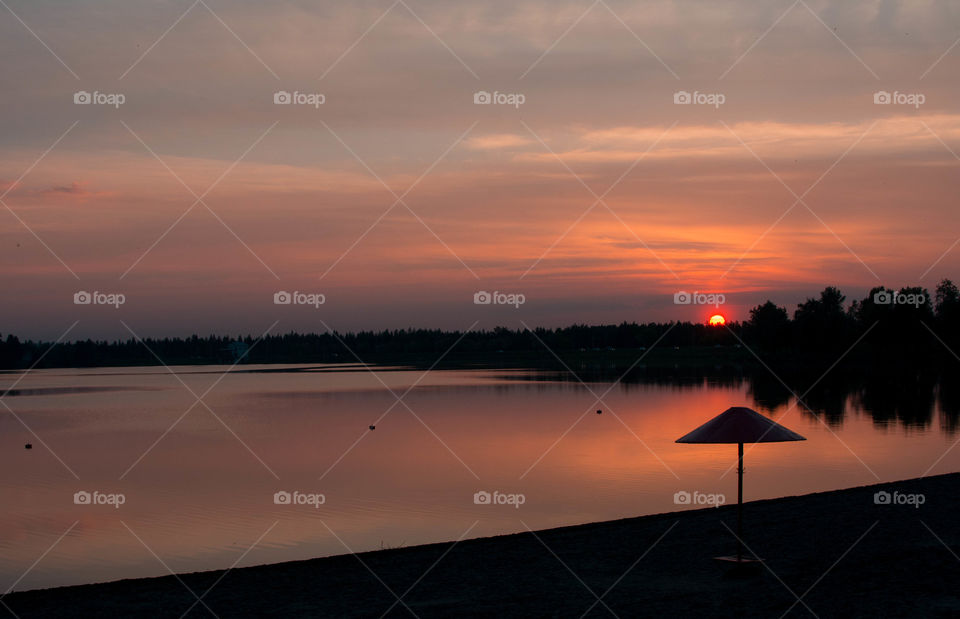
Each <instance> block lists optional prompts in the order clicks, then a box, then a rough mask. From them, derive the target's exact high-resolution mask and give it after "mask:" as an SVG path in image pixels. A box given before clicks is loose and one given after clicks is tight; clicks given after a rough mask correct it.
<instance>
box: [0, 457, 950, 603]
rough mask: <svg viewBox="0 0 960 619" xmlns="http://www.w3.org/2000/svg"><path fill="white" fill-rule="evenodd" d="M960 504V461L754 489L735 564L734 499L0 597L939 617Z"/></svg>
mask: <svg viewBox="0 0 960 619" xmlns="http://www.w3.org/2000/svg"><path fill="white" fill-rule="evenodd" d="M881 491H885V492H888V493H890V497H891V501H890V503H889V504H882V503H881V504H877V503H875V500H874V496H875V493H877V492H881ZM895 493H896V494H895ZM920 495H922V499H920V501H922V504H921V505H919V506H917V505H916V503H917V502H918V501H917V500H916V497H917V496H920ZM910 497H913V500H912V503H913V504H911V498H910ZM898 501H900V503H898ZM958 508H960V474H949V475H941V476H936V477H928V478H923V479H914V480H905V481H901V482H894V483H887V484H881V485H876V486H864V487H859V488H851V489H846V490H838V491H833V492H823V493H816V494H810V495H805V496H798V497H787V498H781V499H774V500H767V501H756V502H751V503H748V504H747V505H746V508H745V518H744V531H745V542H746V544H747V546H748V547H749V548H750V549H752V550H753V551H754V552H755V553H756V554H757V555H758V556H761V557H763V558H764V559H765V565H764V566H763V567H758V568H756V569H755V570H753V571H747V572H742V573H741V572H737V571H730V570H729V569H728V568H726V567H724V566H723V565H722V564H720V563H719V562H717V561H715V560H714V559H713V557H715V556H721V555H728V554H730V553H731V552H733V551H734V549H735V539H734V537H733V535H732V530H735V527H736V511H735V510H736V506H730V505H728V506H724V507H720V508H707V509H701V510H696V511H687V512H682V513H667V514H658V515H653V516H644V517H639V518H629V519H623V520H616V521H610V522H600V523H592V524H586V525H580V526H573V527H563V528H557V529H550V530H545V531H537V532H534V533H520V534H515V535H504V536H498V537H492V538H483V539H474V540H465V541H462V542H459V543H455V544H454V543H440V544H430V545H425V546H417V547H410V548H401V549H394V550H383V551H377V552H368V553H362V554H359V555H343V556H334V557H328V558H321V559H314V560H309V561H296V562H289V563H281V564H275V565H264V566H256V567H246V568H237V569H233V570H230V571H227V572H224V571H211V572H201V573H193V574H183V575H180V576H178V577H174V576H166V577H160V578H149V579H137V580H123V581H119V582H111V583H104V584H96V585H85V586H77V587H63V588H56V589H47V590H38V591H27V592H20V593H16V592H15V593H12V594H9V595H7V596H5V597H4V598H3V603H4V604H5V605H6V606H7V607H8V609H9V610H12V611H13V612H15V613H16V614H17V615H18V616H20V617H107V616H111V617H114V616H148V617H169V616H180V615H182V614H184V613H186V612H188V610H189V612H188V616H191V617H200V616H211V614H216V615H217V616H221V617H235V616H287V617H289V616H316V617H368V616H383V615H387V616H396V617H401V616H414V615H415V616H419V617H449V616H460V617H463V616H468V617H484V616H486V617H493V616H497V617H504V616H509V617H579V616H584V615H588V616H611V615H615V616H619V617H647V616H649V617H653V616H692V615H703V616H721V617H780V616H784V615H785V616H790V617H801V616H818V617H868V616H869V617H878V616H889V617H908V616H914V617H916V616H924V617H937V616H943V617H947V616H957V615H958V614H960V593H958V590H957V587H956V583H957V582H958V578H960V559H958V557H957V554H958V551H960V539H958V537H960V534H958V530H957V524H956V522H957V521H956V513H957V509H958ZM727 527H730V529H729V530H728V528H727ZM188 589H190V590H192V591H193V593H191V592H190V591H188ZM208 590H209V591H208ZM194 593H195V594H196V596H195V595H194ZM197 596H200V597H201V598H202V602H197ZM398 597H399V598H400V599H399V600H398Z"/></svg>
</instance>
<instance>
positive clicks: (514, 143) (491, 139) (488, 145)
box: [464, 133, 533, 150]
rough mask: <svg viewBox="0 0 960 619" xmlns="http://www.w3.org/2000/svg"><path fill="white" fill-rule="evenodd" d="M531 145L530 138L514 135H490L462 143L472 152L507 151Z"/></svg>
mask: <svg viewBox="0 0 960 619" xmlns="http://www.w3.org/2000/svg"><path fill="white" fill-rule="evenodd" d="M532 143H533V140H532V139H531V138H529V137H527V136H524V135H519V134H516V133H491V134H487V135H480V136H476V137H473V138H470V139H469V140H465V141H464V144H465V145H466V146H467V148H472V149H474V150H509V149H515V148H518V147H520V146H527V145H528V144H532Z"/></svg>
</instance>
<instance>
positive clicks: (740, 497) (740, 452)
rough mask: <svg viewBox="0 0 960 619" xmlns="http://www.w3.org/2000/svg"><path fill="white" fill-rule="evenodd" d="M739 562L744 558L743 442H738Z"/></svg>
mask: <svg viewBox="0 0 960 619" xmlns="http://www.w3.org/2000/svg"><path fill="white" fill-rule="evenodd" d="M737 454H738V456H739V461H740V462H739V466H738V467H737V563H740V561H742V560H743V443H737Z"/></svg>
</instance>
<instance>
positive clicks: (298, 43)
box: [0, 0, 960, 338]
mask: <svg viewBox="0 0 960 619" xmlns="http://www.w3.org/2000/svg"><path fill="white" fill-rule="evenodd" d="M9 4H10V9H11V10H12V11H13V12H14V13H16V15H17V17H19V18H20V19H22V21H23V23H21V21H20V20H18V19H16V18H14V16H13V15H12V14H11V13H10V12H9V11H4V12H3V13H2V14H0V52H2V53H3V55H4V57H5V58H8V59H12V60H11V61H10V62H7V63H4V66H3V67H2V68H0V76H2V77H0V79H2V81H3V84H4V85H5V88H4V89H3V92H4V94H3V96H2V97H0V136H2V138H0V194H2V193H4V192H6V194H5V195H4V196H3V202H4V203H5V205H6V207H7V208H4V207H3V206H0V221H2V222H3V223H2V225H0V265H2V270H0V278H2V282H3V285H4V288H5V291H6V295H5V298H6V299H7V303H5V304H4V307H3V309H2V310H0V312H2V314H0V317H2V321H0V333H4V334H6V333H9V332H13V333H17V334H19V335H21V336H24V337H43V338H56V337H58V336H59V335H60V334H61V333H63V332H64V331H65V330H66V329H67V328H68V327H69V326H70V325H71V324H72V323H73V322H74V321H77V320H79V321H80V324H79V325H77V327H76V328H75V330H74V331H72V332H71V335H70V337H71V338H73V337H88V336H89V337H119V336H126V335H128V332H127V330H126V329H125V328H124V327H123V326H122V324H121V323H120V320H121V319H122V320H123V321H124V322H126V323H127V324H128V325H130V327H131V328H133V329H135V330H136V331H137V332H138V333H139V334H142V335H186V334H190V333H193V332H199V333H207V332H220V333H238V332H242V333H253V334H258V333H261V332H263V331H264V330H266V329H267V327H269V326H270V325H271V324H273V323H274V321H277V320H279V321H280V322H279V324H278V325H277V327H276V328H275V330H279V331H286V330H291V329H294V330H300V331H304V330H317V331H322V330H323V329H324V324H326V325H329V326H331V327H332V328H336V329H340V330H354V329H379V328H398V327H405V326H429V327H444V328H449V329H465V328H467V327H469V326H470V325H471V324H473V323H474V321H479V324H478V327H479V328H492V327H493V326H495V325H497V324H504V325H507V326H511V327H518V326H521V325H522V324H524V323H525V324H528V325H531V326H533V325H548V326H554V325H563V324H569V323H573V322H587V323H600V322H619V321H623V320H628V321H632V320H636V321H646V320H669V319H673V318H676V319H689V320H702V319H705V318H706V316H708V315H709V314H710V313H711V311H710V310H709V309H706V308H701V307H693V306H679V307H678V306H675V305H674V304H673V295H674V293H675V292H677V291H680V290H686V291H691V292H692V291H708V292H720V293H723V294H724V295H726V300H727V306H726V307H725V308H723V310H722V311H723V312H724V313H726V314H727V315H728V318H732V319H741V318H743V317H744V316H745V314H746V312H747V310H748V309H749V307H751V306H753V305H756V304H757V303H760V302H762V301H764V300H766V299H767V298H771V299H773V300H774V301H776V302H778V303H780V304H782V305H785V306H787V307H788V308H789V309H790V310H792V309H793V308H794V307H795V304H796V303H797V302H799V301H801V300H803V299H804V298H805V297H807V296H812V295H814V294H816V293H817V292H818V291H819V290H820V289H821V288H822V287H823V286H824V285H828V284H833V285H839V286H841V288H842V289H843V290H844V291H845V292H846V293H847V295H848V300H852V299H853V298H859V297H862V296H863V295H864V294H865V293H866V291H867V290H869V289H870V288H871V287H873V286H876V285H881V284H884V285H887V286H894V287H899V286H903V285H914V284H920V285H924V286H927V287H928V288H931V289H932V288H933V286H935V284H936V282H937V281H938V280H939V279H941V278H943V277H953V278H955V279H960V268H958V267H960V248H956V247H954V243H955V242H956V241H957V238H958V237H960V210H958V209H957V203H956V202H957V196H958V189H960V174H958V172H960V159H958V158H957V153H960V107H958V104H957V101H958V94H960V93H958V88H960V87H958V85H957V82H956V79H954V78H955V76H956V75H957V71H958V69H960V45H956V46H955V47H954V45H955V44H956V41H957V36H958V34H960V33H958V32H957V31H956V28H955V27H954V26H953V25H954V24H956V23H958V18H960V7H957V6H955V5H953V4H949V3H935V2H930V3H910V2H881V1H873V2H865V1H864V2H825V1H821V2H815V1H810V2H806V3H805V4H803V3H798V4H794V5H791V4H790V3H777V4H776V5H775V6H774V5H773V3H771V4H770V5H769V6H767V5H763V6H758V5H757V3H752V2H746V1H745V0H740V1H734V2H719V3H717V2H703V3H693V4H690V3H679V2H668V1H662V2H651V3H645V4H643V5H636V4H630V3H624V2H613V1H611V2H606V3H598V4H595V5H593V6H592V8H590V7H591V5H590V4H589V3H574V2H563V3H553V2H550V3H548V2H519V3H517V2H493V3H486V4H483V5H475V4H466V3H462V4H461V3H449V2H421V1H413V0H411V1H410V2H407V3H405V4H404V3H397V4H392V3H391V2H361V3H356V4H351V5H350V6H349V7H347V6H343V5H341V4H340V3H329V4H327V5H323V6H320V7H318V6H316V4H315V3H309V2H280V3H272V4H265V3H253V2H236V3H225V2H215V1H210V2H207V3H206V4H207V5H208V6H209V8H207V7H205V6H204V5H203V4H197V5H195V6H194V8H192V9H191V10H190V11H188V12H187V13H186V14H185V15H184V11H186V10H187V8H188V7H189V6H190V4H189V3H184V4H182V6H181V5H180V4H177V5H172V4H167V3H157V4H155V5H154V4H150V5H146V6H133V5H128V4H127V3H110V2H104V3H99V4H97V5H96V7H95V8H92V7H90V6H87V5H83V6H80V5H67V6H63V5H61V4H60V3H53V2H43V1H41V2H23V1H11V2H9ZM791 6H792V8H790V7H791ZM388 9H389V10H388ZM588 9H589V10H588ZM788 9H789V10H788ZM585 11H586V13H585ZM180 17H182V19H180V21H179V22H177V19H178V18H180ZM175 22H176V25H175V26H173V27H172V28H171V29H170V30H169V31H168V32H167V29H168V28H170V27H171V25H172V24H174V23H175ZM25 24H26V26H25ZM368 29H369V30H368ZM31 30H32V31H33V33H35V35H36V36H34V34H31ZM165 32H167V33H166V34H165V35H164V33H165ZM162 35H163V36H162ZM41 41H42V42H41ZM45 46H46V47H45ZM47 47H48V48H49V49H47ZM77 91H88V92H91V93H92V92H99V93H120V94H122V95H123V96H124V98H125V101H124V103H123V104H122V105H121V106H119V107H111V106H107V105H95V104H93V105H76V104H74V93H75V92H77ZM277 91H289V92H295V91H296V92H300V93H315V94H323V95H324V97H325V100H324V103H323V104H322V105H319V106H318V107H312V106H307V105H276V104H274V93H275V92H277ZM477 91H489V92H491V93H492V92H498V93H510V94H512V93H517V94H521V95H523V98H524V103H523V104H522V105H520V106H519V107H512V106H508V105H497V104H491V105H475V104H474V93H475V92H477ZM678 91H688V92H691V93H694V92H696V93H706V94H714V93H718V94H722V95H723V97H724V99H725V100H724V103H723V104H722V105H721V106H719V107H713V106H708V105H676V104H675V103H674V93H676V92H678ZM878 91H887V92H890V93H899V94H901V95H904V94H905V95H914V94H920V95H922V96H923V102H922V104H921V105H919V106H916V105H908V104H900V103H896V102H894V103H891V104H888V105H877V104H875V103H874V93H875V92H878ZM58 140H59V141H58ZM54 144H55V146H53V148H51V145H54ZM48 149H50V150H49V152H47V150H48ZM45 152H46V154H44V153H45ZM241 157H242V159H241ZM385 185H386V187H385ZM411 187H412V188H411ZM811 187H813V188H812V189H810V188H811ZM208 189H210V191H209V193H207V194H206V195H204V193H205V192H206V191H207V190H208ZM408 189H410V191H409V193H407V194H404V192H406V191H407V190H408ZM808 189H810V191H809V193H805V192H807V190H808ZM608 190H609V193H606V192H607V191H608ZM391 191H392V192H394V193H395V194H396V195H394V194H392V193H391ZM191 192H192V193H191ZM791 192H794V193H795V194H796V195H793V194H792V193H791ZM196 196H203V202H202V203H197V204H195V202H196V200H197V198H196ZM397 196H402V197H403V202H402V203H397V204H395V202H396V200H397ZM597 196H602V197H603V201H602V202H600V203H597ZM797 196H801V197H802V199H803V202H802V203H797ZM394 204H395V206H394V207H393V208H392V209H391V208H390V207H391V205H394ZM191 205H194V207H193V208H192V210H190V211H189V212H187V210H188V209H190V207H191ZM591 206H592V207H593V208H592V209H591ZM791 206H792V208H791ZM388 209H390V210H389V211H388ZM588 209H589V210H588ZM185 212H187V214H186V215H184V213H185ZM181 216H182V217H181ZM161 237H162V238H161ZM61 261H62V262H61ZM79 290H87V291H91V292H92V291H94V290H96V291H102V292H108V293H109V292H119V293H123V294H124V295H125V297H126V303H125V304H124V305H123V306H122V307H120V308H119V309H114V308H112V307H105V306H96V305H90V306H83V305H75V304H74V303H73V295H74V293H75V292H77V291H79ZM278 290H288V291H294V290H298V291H304V292H319V293H323V294H324V295H325V297H326V303H325V304H324V305H323V306H322V307H321V308H319V309H314V308H312V307H297V306H283V305H275V304H274V303H273V294H274V293H275V292H276V291H278ZM480 290H488V291H494V290H499V291H504V292H515V293H521V294H523V295H525V297H526V303H525V304H524V305H523V306H522V307H520V308H513V307H498V306H485V305H475V304H474V303H473V295H474V293H476V292H477V291H480ZM711 309H712V308H711Z"/></svg>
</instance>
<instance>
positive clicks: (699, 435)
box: [677, 406, 807, 443]
mask: <svg viewBox="0 0 960 619" xmlns="http://www.w3.org/2000/svg"><path fill="white" fill-rule="evenodd" d="M805 440H807V439H805V438H804V437H802V436H800V435H799V434H797V433H796V432H794V431H793V430H788V429H787V428H784V427H783V426H781V425H780V424H779V423H777V422H775V421H772V420H770V419H767V418H766V417H764V416H763V415H761V414H760V413H758V412H757V411H755V410H753V409H751V408H747V407H745V406H732V407H730V408H728V409H727V410H725V411H723V412H722V413H720V414H719V415H717V416H716V417H714V418H713V419H711V420H710V421H708V422H707V423H705V424H703V425H702V426H700V427H699V428H697V429H696V430H694V431H692V432H690V433H688V434H685V435H683V436H682V437H680V438H678V439H677V442H678V443H780V442H783V441H805Z"/></svg>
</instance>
